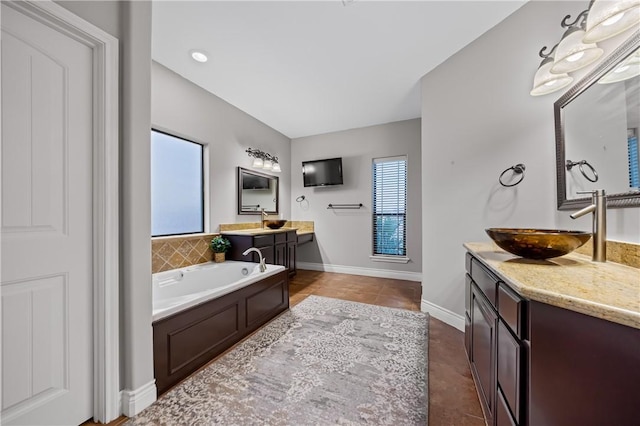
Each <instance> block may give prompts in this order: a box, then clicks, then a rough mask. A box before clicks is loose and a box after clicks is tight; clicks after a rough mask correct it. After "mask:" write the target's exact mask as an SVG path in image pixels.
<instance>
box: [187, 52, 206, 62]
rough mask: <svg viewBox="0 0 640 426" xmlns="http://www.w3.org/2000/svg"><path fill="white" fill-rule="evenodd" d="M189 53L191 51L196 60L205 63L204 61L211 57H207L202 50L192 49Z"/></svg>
mask: <svg viewBox="0 0 640 426" xmlns="http://www.w3.org/2000/svg"><path fill="white" fill-rule="evenodd" d="M189 53H191V57H192V58H193V60H194V61H196V62H202V63H204V62H207V60H208V59H209V58H207V55H206V54H205V53H204V52H202V51H200V50H191V51H190V52H189Z"/></svg>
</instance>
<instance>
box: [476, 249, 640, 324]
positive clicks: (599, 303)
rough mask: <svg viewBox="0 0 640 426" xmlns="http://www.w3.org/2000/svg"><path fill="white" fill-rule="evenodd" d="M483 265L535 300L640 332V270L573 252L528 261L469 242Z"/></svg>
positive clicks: (500, 250)
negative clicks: (603, 261) (639, 330)
mask: <svg viewBox="0 0 640 426" xmlns="http://www.w3.org/2000/svg"><path fill="white" fill-rule="evenodd" d="M464 246H465V247H466V248H467V249H468V250H469V251H470V252H471V253H472V254H473V255H474V256H475V257H476V258H477V259H479V260H480V261H481V262H483V263H484V264H486V265H487V266H488V267H489V268H491V269H493V270H495V271H497V272H498V273H499V274H500V275H502V276H503V277H504V278H505V281H506V283H507V284H508V285H509V286H511V287H512V288H513V289H514V290H515V291H517V292H518V293H519V294H520V295H521V296H523V297H526V298H527V299H529V300H532V301H537V302H542V303H546V304H548V305H552V306H556V307H559V308H564V309H568V310H570V311H575V312H579V313H582V314H585V315H590V316H592V317H596V318H601V319H604V320H607V321H611V322H615V323H618V324H622V325H626V326H629V327H634V328H640V298H639V297H638V296H639V295H640V270H639V269H636V268H632V267H630V266H626V265H621V264H619V263H614V262H606V263H600V262H592V261H591V258H590V257H587V256H585V255H582V254H577V253H575V252H574V253H570V254H568V255H566V256H562V257H557V258H554V259H547V260H531V259H524V258H521V257H518V256H515V255H513V254H510V253H507V252H506V251H504V250H502V249H501V248H499V247H498V246H497V245H496V244H495V243H490V242H486V243H465V244H464Z"/></svg>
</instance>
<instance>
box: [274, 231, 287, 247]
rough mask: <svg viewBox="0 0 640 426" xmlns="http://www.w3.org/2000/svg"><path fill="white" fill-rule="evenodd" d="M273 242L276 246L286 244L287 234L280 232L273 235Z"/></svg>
mask: <svg viewBox="0 0 640 426" xmlns="http://www.w3.org/2000/svg"><path fill="white" fill-rule="evenodd" d="M273 236H274V238H275V240H276V244H282V243H286V242H287V233H286V232H281V233H279V234H274V235H273Z"/></svg>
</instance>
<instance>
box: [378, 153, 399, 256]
mask: <svg viewBox="0 0 640 426" xmlns="http://www.w3.org/2000/svg"><path fill="white" fill-rule="evenodd" d="M372 168H373V203H372V204H373V255H374V256H376V255H378V256H406V255H407V157H406V156H400V157H387V158H375V159H374V160H373V166H372Z"/></svg>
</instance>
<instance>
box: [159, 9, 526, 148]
mask: <svg viewBox="0 0 640 426" xmlns="http://www.w3.org/2000/svg"><path fill="white" fill-rule="evenodd" d="M525 2H526V1H524V0H522V1H515V0H514V1H408V2H400V1H362V0H361V1H355V2H353V3H350V4H348V5H347V6H343V4H342V2H341V1H339V0H338V1H317V2H311V1H296V2H293V1H284V2H269V1H257V2H247V1H232V2H220V1H195V2H189V1H155V2H154V4H153V59H154V60H155V61H157V62H159V63H161V64H163V65H164V66H166V67H168V68H170V69H172V70H174V71H175V72H177V73H178V74H180V75H182V76H183V77H185V78H187V79H188V80H191V81H192V82H194V83H196V84H197V85H199V86H201V87H202V88H204V89H206V90H208V91H209V92H211V93H213V94H215V95H217V96H219V97H221V98H222V99H224V100H225V101H227V102H229V103H230V104H232V105H234V106H236V107H237V108H239V109H241V110H243V111H245V112H246V113H248V114H250V115H251V116H253V117H255V118H257V119H258V120H260V121H262V122H264V123H265V124H267V125H268V126H270V127H272V128H274V129H276V130H278V131H280V132H281V133H283V134H284V135H286V136H288V137H290V138H297V137H301V136H308V135H315V134H321V133H327V132H332V131H338V130H345V129H351V128H358V127H364V126H370V125H375V124H381V123H388V122H393V121H398V120H405V119H410V118H416V117H420V109H421V107H420V78H421V77H422V76H423V75H424V74H426V73H427V72H429V71H430V70H432V69H433V68H435V67H436V66H437V65H438V64H440V63H442V62H443V61H444V60H446V59H447V58H448V57H450V56H451V55H453V54H454V53H455V52H456V51H458V50H460V49H461V48H463V47H464V46H466V45H467V44H469V43H470V42H472V41H473V40H474V39H476V38H477V37H478V36H480V35H481V34H482V33H484V32H486V31H487V30H489V29H490V28H491V27H493V26H494V25H496V24H497V23H498V22H500V21H501V20H503V19H504V18H506V17H507V16H508V15H509V14H511V13H512V12H514V11H515V10H516V9H518V8H519V7H520V6H522V5H523V4H524V3H525ZM191 49H202V50H204V51H206V52H207V54H208V56H209V61H208V62H206V63H204V64H200V63H197V62H195V61H193V60H192V59H191V57H190V55H189V51H190V50H191ZM452 84H455V81H454V80H452Z"/></svg>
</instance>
